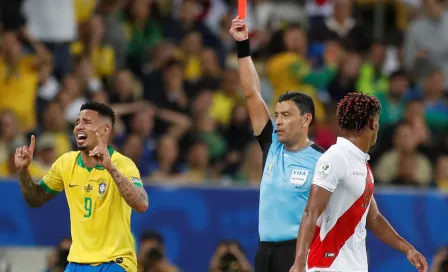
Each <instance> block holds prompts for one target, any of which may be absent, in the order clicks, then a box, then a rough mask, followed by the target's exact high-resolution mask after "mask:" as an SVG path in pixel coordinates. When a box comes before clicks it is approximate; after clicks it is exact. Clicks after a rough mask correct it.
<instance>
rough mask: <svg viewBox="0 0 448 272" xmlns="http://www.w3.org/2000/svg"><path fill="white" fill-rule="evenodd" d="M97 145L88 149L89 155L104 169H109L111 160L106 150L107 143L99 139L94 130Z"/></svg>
mask: <svg viewBox="0 0 448 272" xmlns="http://www.w3.org/2000/svg"><path fill="white" fill-rule="evenodd" d="M96 139H97V146H95V148H93V149H92V150H90V152H89V156H90V157H93V158H95V160H96V163H97V164H98V165H101V166H103V167H104V168H106V169H110V168H111V166H112V160H111V158H110V155H109V150H107V145H106V144H105V143H104V142H103V140H102V139H101V136H100V134H99V133H98V132H96Z"/></svg>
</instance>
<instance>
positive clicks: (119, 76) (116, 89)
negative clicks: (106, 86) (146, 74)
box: [109, 70, 150, 124]
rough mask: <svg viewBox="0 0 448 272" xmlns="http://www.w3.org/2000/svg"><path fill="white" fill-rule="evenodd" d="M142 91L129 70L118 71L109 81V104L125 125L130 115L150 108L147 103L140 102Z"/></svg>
mask: <svg viewBox="0 0 448 272" xmlns="http://www.w3.org/2000/svg"><path fill="white" fill-rule="evenodd" d="M142 91H143V90H142V86H141V84H140V83H139V82H138V81H137V80H136V79H135V77H134V75H133V74H132V73H131V72H130V71H129V70H118V71H117V72H116V73H115V75H114V77H113V79H112V80H111V87H110V91H109V93H110V99H109V102H110V103H111V104H112V108H113V110H114V112H115V114H116V115H117V116H119V117H120V118H121V119H122V120H123V122H125V123H126V124H129V122H130V120H131V118H132V114H134V113H135V112H138V111H141V110H144V109H145V108H147V107H150V105H149V103H148V102H146V101H141V100H140V99H141V96H142V94H143V92H142ZM139 100H140V101H139Z"/></svg>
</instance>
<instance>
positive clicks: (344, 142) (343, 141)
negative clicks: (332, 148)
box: [336, 137, 370, 161]
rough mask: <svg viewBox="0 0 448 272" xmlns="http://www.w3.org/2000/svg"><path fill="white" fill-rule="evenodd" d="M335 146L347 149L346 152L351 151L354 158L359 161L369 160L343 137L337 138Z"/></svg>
mask: <svg viewBox="0 0 448 272" xmlns="http://www.w3.org/2000/svg"><path fill="white" fill-rule="evenodd" d="M336 142H337V144H339V145H342V146H344V147H345V148H347V150H349V151H351V152H352V153H354V154H355V156H356V157H358V158H360V159H361V160H366V161H368V160H370V156H369V154H367V153H364V151H362V150H361V149H359V148H358V147H357V146H356V145H354V144H353V143H352V142H350V141H349V140H347V139H346V138H344V137H337V141H336Z"/></svg>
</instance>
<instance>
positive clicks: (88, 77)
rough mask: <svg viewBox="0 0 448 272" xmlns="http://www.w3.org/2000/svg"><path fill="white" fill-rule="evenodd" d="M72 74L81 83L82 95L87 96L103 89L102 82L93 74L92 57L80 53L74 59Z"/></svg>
mask: <svg viewBox="0 0 448 272" xmlns="http://www.w3.org/2000/svg"><path fill="white" fill-rule="evenodd" d="M74 64H75V65H74V75H75V76H76V78H77V79H78V82H79V83H80V85H81V91H82V95H83V96H84V95H85V96H86V97H88V96H90V95H93V94H94V93H97V92H101V91H103V90H104V86H103V82H102V81H101V80H100V78H99V77H98V76H97V75H96V74H95V67H94V64H93V62H92V58H90V57H89V56H87V55H80V56H77V57H76V58H75V61H74Z"/></svg>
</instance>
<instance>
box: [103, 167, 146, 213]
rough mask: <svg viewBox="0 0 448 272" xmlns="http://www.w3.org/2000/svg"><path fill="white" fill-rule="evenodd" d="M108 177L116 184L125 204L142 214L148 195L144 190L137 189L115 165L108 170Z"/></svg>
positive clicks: (141, 188)
mask: <svg viewBox="0 0 448 272" xmlns="http://www.w3.org/2000/svg"><path fill="white" fill-rule="evenodd" d="M109 173H110V175H111V176H112V178H113V179H114V181H115V184H117V187H118V190H119V191H120V194H121V195H122V196H123V198H124V200H125V201H126V203H128V205H129V206H131V207H132V208H133V209H134V210H135V211H137V212H140V213H143V212H145V211H146V210H147V209H148V205H149V204H148V202H149V200H148V194H147V193H146V191H145V188H143V187H139V186H137V185H135V184H134V183H132V182H131V181H130V180H129V179H127V178H126V177H125V176H124V175H123V174H122V173H121V172H120V171H118V169H117V167H115V165H112V167H111V169H110V170H109Z"/></svg>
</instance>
